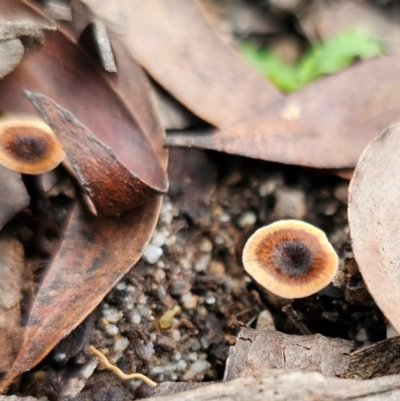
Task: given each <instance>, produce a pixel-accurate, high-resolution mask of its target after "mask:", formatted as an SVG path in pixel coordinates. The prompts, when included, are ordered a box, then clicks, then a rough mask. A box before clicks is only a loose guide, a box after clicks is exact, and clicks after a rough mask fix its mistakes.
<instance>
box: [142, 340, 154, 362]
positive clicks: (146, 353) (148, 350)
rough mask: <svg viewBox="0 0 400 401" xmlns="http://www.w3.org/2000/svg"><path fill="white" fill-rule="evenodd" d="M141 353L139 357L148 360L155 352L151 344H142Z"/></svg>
mask: <svg viewBox="0 0 400 401" xmlns="http://www.w3.org/2000/svg"><path fill="white" fill-rule="evenodd" d="M141 351H142V352H141V356H142V357H143V358H144V359H146V360H149V359H150V358H151V357H152V356H153V354H154V352H155V351H154V347H153V344H150V343H148V344H144V345H143V347H142V348H141Z"/></svg>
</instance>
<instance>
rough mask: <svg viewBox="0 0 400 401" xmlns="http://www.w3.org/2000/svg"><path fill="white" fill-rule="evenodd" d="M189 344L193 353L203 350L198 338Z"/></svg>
mask: <svg viewBox="0 0 400 401" xmlns="http://www.w3.org/2000/svg"><path fill="white" fill-rule="evenodd" d="M188 343H189V347H190V349H192V350H193V351H199V350H200V348H201V344H200V341H199V340H198V339H197V338H193V339H191V340H190V342H188Z"/></svg>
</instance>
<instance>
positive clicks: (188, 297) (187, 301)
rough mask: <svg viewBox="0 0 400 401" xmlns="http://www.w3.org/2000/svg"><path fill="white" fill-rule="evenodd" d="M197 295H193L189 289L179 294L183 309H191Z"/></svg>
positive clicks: (195, 303)
mask: <svg viewBox="0 0 400 401" xmlns="http://www.w3.org/2000/svg"><path fill="white" fill-rule="evenodd" d="M197 301H198V297H197V296H196V295H193V294H192V293H191V292H190V291H189V292H187V293H186V294H185V295H182V296H181V302H182V306H183V308H184V309H193V308H195V307H196V305H197Z"/></svg>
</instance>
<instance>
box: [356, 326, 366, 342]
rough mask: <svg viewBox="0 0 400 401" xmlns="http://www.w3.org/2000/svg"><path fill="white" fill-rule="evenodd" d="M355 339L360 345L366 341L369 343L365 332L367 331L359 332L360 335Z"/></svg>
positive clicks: (361, 330)
mask: <svg viewBox="0 0 400 401" xmlns="http://www.w3.org/2000/svg"><path fill="white" fill-rule="evenodd" d="M355 338H356V340H357V341H359V342H360V343H363V342H364V341H367V340H368V336H367V330H365V329H360V330H358V333H357V334H356V337H355Z"/></svg>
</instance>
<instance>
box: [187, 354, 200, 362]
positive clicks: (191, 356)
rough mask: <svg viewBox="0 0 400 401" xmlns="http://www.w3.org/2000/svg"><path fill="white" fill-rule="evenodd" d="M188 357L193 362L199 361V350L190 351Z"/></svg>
mask: <svg viewBox="0 0 400 401" xmlns="http://www.w3.org/2000/svg"><path fill="white" fill-rule="evenodd" d="M187 357H188V359H189V361H192V362H194V361H197V359H198V355H197V352H189V354H188V355H187Z"/></svg>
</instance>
